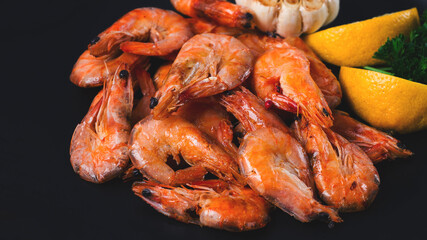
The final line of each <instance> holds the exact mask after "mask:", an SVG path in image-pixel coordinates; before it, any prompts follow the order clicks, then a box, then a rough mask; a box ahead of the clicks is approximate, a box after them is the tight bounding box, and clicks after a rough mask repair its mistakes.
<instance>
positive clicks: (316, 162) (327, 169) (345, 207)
mask: <svg viewBox="0 0 427 240" xmlns="http://www.w3.org/2000/svg"><path fill="white" fill-rule="evenodd" d="M293 130H294V132H295V135H296V136H297V138H298V139H299V140H300V142H301V143H302V144H303V145H304V146H305V150H306V151H307V153H308V154H309V156H311V161H312V167H313V173H314V180H315V182H316V186H317V189H318V191H319V194H320V196H321V198H322V199H323V200H324V201H325V202H326V203H327V204H328V205H330V206H333V207H335V208H339V210H340V211H343V212H354V211H361V210H364V209H366V208H367V207H368V206H369V205H370V204H371V202H372V201H373V200H374V199H375V196H376V194H377V192H378V186H379V184H380V178H379V175H378V172H377V170H376V168H375V167H374V165H373V164H372V161H371V160H370V159H369V158H368V156H367V155H366V154H365V153H364V152H363V151H362V150H361V149H360V148H359V147H358V146H357V145H355V144H353V143H350V142H348V141H347V140H346V139H345V138H343V137H342V136H340V135H338V134H336V133H334V132H333V131H332V130H330V129H322V128H321V127H320V126H318V125H316V124H313V123H310V122H308V121H306V120H304V119H302V120H300V121H295V123H294V125H293Z"/></svg>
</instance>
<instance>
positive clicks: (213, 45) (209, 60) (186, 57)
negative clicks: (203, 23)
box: [152, 33, 253, 119]
mask: <svg viewBox="0 0 427 240" xmlns="http://www.w3.org/2000/svg"><path fill="white" fill-rule="evenodd" d="M252 60H253V57H252V54H251V53H250V51H249V49H248V48H247V47H246V46H245V45H243V44H242V43H241V42H240V41H239V40H237V39H236V38H233V37H230V36H225V35H220V34H212V33H205V34H200V35H196V36H194V37H193V38H191V39H190V40H189V41H188V42H186V43H185V44H184V45H183V47H182V49H181V51H180V52H179V54H178V56H177V58H176V59H175V61H174V62H173V64H172V67H171V69H170V71H169V74H168V76H167V78H166V79H165V80H164V84H163V86H162V87H161V88H160V89H159V90H158V91H157V92H156V94H155V98H154V99H153V104H152V107H153V112H152V113H153V116H154V118H155V119H160V118H165V117H167V116H168V115H170V114H171V112H174V111H176V110H177V109H178V108H179V107H180V106H182V105H183V104H184V103H186V102H188V101H189V100H191V99H196V98H202V97H207V96H212V95H215V94H218V93H221V92H224V91H226V90H229V89H233V88H235V87H237V86H238V85H240V84H241V83H242V82H243V81H244V80H245V79H246V78H247V77H248V76H249V74H250V72H251V70H252V62H253V61H252Z"/></svg>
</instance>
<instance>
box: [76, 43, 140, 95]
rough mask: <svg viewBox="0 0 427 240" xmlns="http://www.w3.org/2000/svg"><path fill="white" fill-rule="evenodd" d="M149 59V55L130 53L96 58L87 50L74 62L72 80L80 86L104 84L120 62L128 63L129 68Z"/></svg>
mask: <svg viewBox="0 0 427 240" xmlns="http://www.w3.org/2000/svg"><path fill="white" fill-rule="evenodd" d="M147 60H148V58H147V57H142V56H138V55H134V54H130V53H123V54H121V55H120V56H119V57H117V58H114V59H108V58H96V57H94V56H92V55H90V53H89V51H88V50H86V51H84V52H83V54H82V55H81V56H80V57H79V59H78V60H77V62H76V63H75V64H74V67H73V71H72V72H71V75H70V80H71V82H72V83H74V84H75V85H77V86H79V87H97V86H102V84H103V83H104V82H105V80H106V79H108V78H109V76H110V74H112V73H114V71H115V70H116V69H117V68H118V67H119V65H120V64H122V63H124V64H127V65H128V66H129V69H133V68H134V66H136V65H137V64H139V63H140V62H147ZM146 65H148V64H146Z"/></svg>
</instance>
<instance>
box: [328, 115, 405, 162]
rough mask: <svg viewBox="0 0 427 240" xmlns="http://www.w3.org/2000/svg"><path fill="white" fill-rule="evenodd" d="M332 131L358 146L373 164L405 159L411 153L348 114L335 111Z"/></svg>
mask: <svg viewBox="0 0 427 240" xmlns="http://www.w3.org/2000/svg"><path fill="white" fill-rule="evenodd" d="M333 115H334V125H333V126H332V128H331V129H332V130H333V131H334V132H336V133H338V134H340V135H342V136H343V137H345V138H346V139H347V140H349V141H350V142H352V143H355V144H356V145H358V146H359V147H360V148H361V149H362V150H363V151H365V153H366V154H367V155H368V157H369V158H370V159H371V160H372V162H373V163H379V162H381V161H382V160H384V159H396V158H405V157H409V156H411V155H412V154H413V153H412V152H411V151H410V150H408V149H406V147H405V145H404V144H402V143H401V142H399V141H398V140H397V139H395V138H393V137H392V136H390V135H388V134H386V133H384V132H381V131H379V130H376V129H374V128H372V127H369V126H366V125H365V124H363V123H361V122H359V121H357V120H355V119H353V118H351V117H350V116H349V115H348V113H345V112H342V111H338V110H335V111H334V112H333Z"/></svg>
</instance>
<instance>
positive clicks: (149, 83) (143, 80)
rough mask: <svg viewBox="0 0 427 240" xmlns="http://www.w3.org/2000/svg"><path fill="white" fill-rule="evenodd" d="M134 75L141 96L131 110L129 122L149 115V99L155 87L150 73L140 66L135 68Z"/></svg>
mask: <svg viewBox="0 0 427 240" xmlns="http://www.w3.org/2000/svg"><path fill="white" fill-rule="evenodd" d="M134 76H135V78H136V82H137V83H138V85H139V89H140V90H141V93H142V98H141V99H140V100H139V102H138V103H137V104H136V106H135V108H134V109H133V110H132V117H131V122H132V124H135V123H137V122H138V121H140V120H141V119H143V118H145V117H146V116H148V115H150V112H151V109H150V99H151V98H152V97H153V96H154V93H155V92H156V89H155V88H154V84H153V80H152V79H151V77H150V74H149V73H148V72H147V71H145V70H144V69H142V68H135V70H134Z"/></svg>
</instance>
